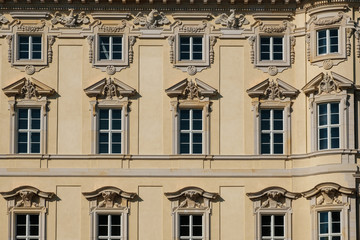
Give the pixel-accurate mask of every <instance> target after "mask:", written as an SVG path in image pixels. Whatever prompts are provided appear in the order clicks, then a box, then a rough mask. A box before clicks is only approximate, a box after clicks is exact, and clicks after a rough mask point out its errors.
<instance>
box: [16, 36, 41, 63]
mask: <svg viewBox="0 0 360 240" xmlns="http://www.w3.org/2000/svg"><path fill="white" fill-rule="evenodd" d="M18 39H19V43H18V59H19V60H26V59H27V60H32V59H35V60H40V59H41V58H42V56H41V55H42V37H41V36H19V37H18Z"/></svg>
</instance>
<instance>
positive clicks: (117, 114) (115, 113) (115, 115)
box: [112, 109, 121, 119]
mask: <svg viewBox="0 0 360 240" xmlns="http://www.w3.org/2000/svg"><path fill="white" fill-rule="evenodd" d="M112 117H113V119H121V110H119V109H117V110H112Z"/></svg>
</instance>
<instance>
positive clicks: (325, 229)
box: [320, 223, 329, 233]
mask: <svg viewBox="0 0 360 240" xmlns="http://www.w3.org/2000/svg"><path fill="white" fill-rule="evenodd" d="M328 232H329V227H328V224H327V223H320V233H328Z"/></svg>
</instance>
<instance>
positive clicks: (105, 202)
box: [83, 186, 136, 209]
mask: <svg viewBox="0 0 360 240" xmlns="http://www.w3.org/2000/svg"><path fill="white" fill-rule="evenodd" d="M83 195H84V196H85V198H86V199H87V200H89V201H90V209H94V208H121V209H124V208H128V201H130V200H133V199H134V198H135V197H136V193H129V192H125V191H123V190H121V189H119V188H117V187H111V186H107V187H102V188H99V189H97V190H95V191H93V192H84V193H83Z"/></svg>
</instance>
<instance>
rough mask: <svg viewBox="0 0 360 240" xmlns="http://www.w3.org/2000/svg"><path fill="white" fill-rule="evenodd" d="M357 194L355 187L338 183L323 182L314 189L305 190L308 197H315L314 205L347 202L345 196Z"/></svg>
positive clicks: (305, 195) (304, 194)
mask: <svg viewBox="0 0 360 240" xmlns="http://www.w3.org/2000/svg"><path fill="white" fill-rule="evenodd" d="M354 194H355V189H354V188H346V187H342V186H340V185H339V184H337V183H330V182H329V183H321V184H318V185H316V186H315V187H314V188H313V189H311V190H309V191H306V192H303V193H302V195H303V196H304V197H305V198H307V199H313V200H314V202H313V203H314V204H313V205H334V204H346V201H345V200H344V197H345V198H346V197H347V196H351V195H354Z"/></svg>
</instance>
